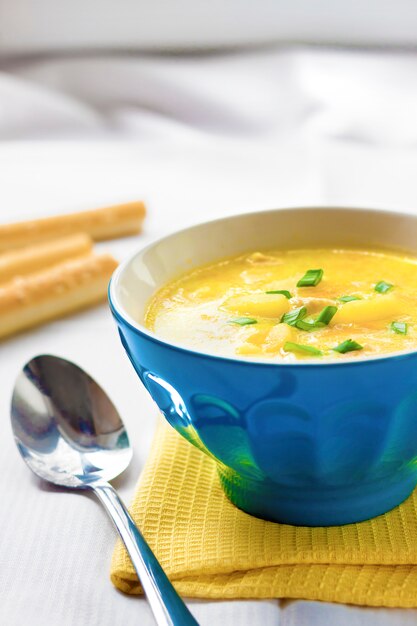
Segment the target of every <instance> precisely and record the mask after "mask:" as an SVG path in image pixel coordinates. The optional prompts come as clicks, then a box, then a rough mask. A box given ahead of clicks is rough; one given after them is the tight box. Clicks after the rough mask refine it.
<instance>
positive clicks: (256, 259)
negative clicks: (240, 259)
mask: <svg viewBox="0 0 417 626" xmlns="http://www.w3.org/2000/svg"><path fill="white" fill-rule="evenodd" d="M247 261H248V263H253V264H256V263H281V261H280V260H279V259H277V258H276V257H275V256H272V255H270V254H264V253H263V252H253V254H250V255H249V256H248V258H247Z"/></svg>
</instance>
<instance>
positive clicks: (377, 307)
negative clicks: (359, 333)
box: [330, 295, 404, 326]
mask: <svg viewBox="0 0 417 626" xmlns="http://www.w3.org/2000/svg"><path fill="white" fill-rule="evenodd" d="M401 313H404V303H403V302H401V300H399V299H398V298H397V297H396V296H394V295H387V296H384V295H381V296H376V297H374V298H370V299H369V300H352V302H346V304H343V305H342V306H341V307H340V308H339V309H338V311H337V312H336V313H335V315H334V317H333V318H332V320H331V322H330V324H331V325H332V326H334V325H335V324H351V323H358V324H361V323H366V322H375V321H377V320H383V319H385V318H387V319H389V318H392V317H395V316H396V315H399V314H401Z"/></svg>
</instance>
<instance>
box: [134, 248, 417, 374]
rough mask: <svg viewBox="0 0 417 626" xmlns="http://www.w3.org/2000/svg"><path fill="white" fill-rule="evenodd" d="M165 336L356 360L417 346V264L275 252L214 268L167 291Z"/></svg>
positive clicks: (155, 303)
mask: <svg viewBox="0 0 417 626" xmlns="http://www.w3.org/2000/svg"><path fill="white" fill-rule="evenodd" d="M146 325H147V326H148V328H150V329H152V330H153V331H154V332H155V333H156V334H157V335H158V336H159V337H161V338H162V339H166V340H168V341H171V342H175V343H178V344H182V345H183V346H187V347H190V348H194V349H196V350H200V351H204V352H211V353H213V354H219V355H223V356H236V355H238V356H240V357H242V358H250V359H254V358H255V359H263V360H264V359H270V360H272V361H274V360H275V361H290V362H291V361H295V360H305V359H319V360H323V359H326V360H329V359H331V360H338V359H354V358H358V357H363V356H375V355H380V354H387V353H390V352H397V351H400V350H412V349H416V347H417V333H416V329H417V259H415V258H412V257H409V256H404V255H401V254H397V253H394V252H380V251H370V250H327V249H323V250H322V249H320V250H313V249H312V250H293V251H279V250H272V251H269V252H267V253H263V252H254V253H251V254H244V255H241V256H238V257H234V258H229V259H226V260H222V261H218V262H217V263H214V264H211V265H207V266H204V267H201V268H198V269H196V270H193V271H192V272H189V273H188V274H185V275H183V276H181V277H180V278H178V279H177V280H175V281H173V282H171V283H169V284H167V285H166V286H165V287H163V288H162V289H160V290H159V291H158V292H157V293H156V294H155V295H154V297H153V298H152V300H151V302H150V304H149V307H148V311H147V313H146Z"/></svg>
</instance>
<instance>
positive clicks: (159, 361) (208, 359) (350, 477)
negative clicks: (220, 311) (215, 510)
mask: <svg viewBox="0 0 417 626" xmlns="http://www.w3.org/2000/svg"><path fill="white" fill-rule="evenodd" d="M111 304H112V303H111ZM112 311H113V314H114V316H115V319H116V321H117V324H118V327H119V333H120V337H121V340H122V343H123V345H124V347H125V349H126V351H127V353H128V355H129V357H130V360H131V362H132V364H133V366H134V368H135V370H136V372H137V373H138V375H139V377H140V379H141V381H142V382H143V384H144V385H145V387H146V389H147V390H148V391H149V393H150V394H151V396H152V397H153V399H154V400H155V402H156V403H157V405H158V407H159V408H160V410H161V411H162V413H163V414H164V416H165V417H166V419H167V420H168V422H169V423H170V424H171V425H172V426H173V427H174V428H175V429H176V430H177V431H178V432H179V433H181V434H182V435H183V436H184V437H185V438H186V439H188V441H190V442H191V443H192V444H194V445H195V446H197V447H198V448H199V449H200V450H202V451H204V452H205V453H207V454H209V455H210V456H211V457H212V458H213V459H215V460H216V462H217V466H218V472H219V477H220V481H221V483H222V486H223V488H224V491H225V493H226V494H227V496H228V497H229V498H230V500H231V501H232V502H233V503H234V504H236V505H237V506H238V507H240V508H241V509H243V510H244V511H246V512H248V513H251V514H253V515H256V516H259V517H262V518H265V519H270V520H274V521H278V522H283V523H288V524H297V525H309V526H317V525H318V526H321V525H323V526H327V525H335V524H347V523H351V522H357V521H361V520H364V519H368V518H370V517H374V516H376V515H379V514H381V513H384V512H386V511H388V510H389V509H391V508H392V507H394V506H396V505H398V504H399V503H400V502H402V501H403V500H404V499H405V498H406V497H407V496H408V495H409V494H410V493H411V491H412V490H413V488H414V487H415V485H416V483H417V354H415V353H411V354H404V355H396V356H391V357H387V358H379V359H369V360H362V361H357V362H344V363H336V364H331V363H325V364H320V365H317V364H316V363H309V364H308V363H306V364H301V363H300V364H288V365H286V364H272V365H271V364H266V363H256V362H250V361H239V360H234V359H227V358H221V357H216V356H210V355H205V354H202V353H198V352H193V351H190V350H187V349H182V348H180V347H176V346H172V345H170V344H166V343H164V342H162V341H159V340H158V339H157V338H155V337H152V336H149V335H147V334H146V333H143V332H141V330H140V329H138V328H136V327H134V326H133V325H132V324H130V323H129V321H127V320H126V319H125V318H124V316H123V315H121V314H120V313H119V312H118V311H117V307H114V306H112Z"/></svg>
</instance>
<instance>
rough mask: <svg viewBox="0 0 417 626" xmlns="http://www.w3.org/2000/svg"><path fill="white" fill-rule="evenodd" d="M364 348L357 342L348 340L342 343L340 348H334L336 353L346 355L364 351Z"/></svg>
mask: <svg viewBox="0 0 417 626" xmlns="http://www.w3.org/2000/svg"><path fill="white" fill-rule="evenodd" d="M362 349H363V346H361V344H360V343H358V342H357V341H352V339H346V341H342V343H339V345H338V346H336V347H335V348H333V350H334V351H335V352H340V354H345V352H353V351H354V350H362Z"/></svg>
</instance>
